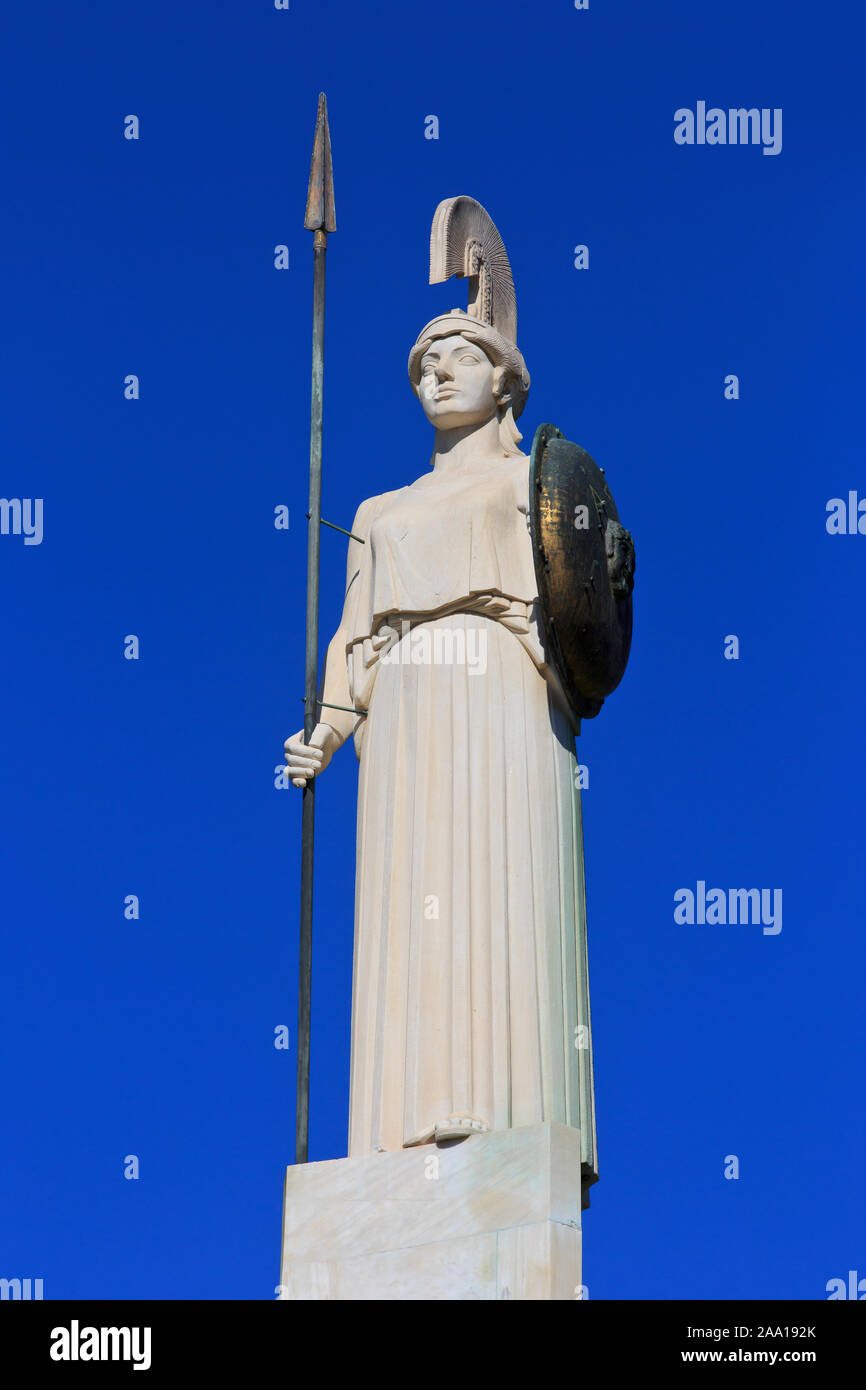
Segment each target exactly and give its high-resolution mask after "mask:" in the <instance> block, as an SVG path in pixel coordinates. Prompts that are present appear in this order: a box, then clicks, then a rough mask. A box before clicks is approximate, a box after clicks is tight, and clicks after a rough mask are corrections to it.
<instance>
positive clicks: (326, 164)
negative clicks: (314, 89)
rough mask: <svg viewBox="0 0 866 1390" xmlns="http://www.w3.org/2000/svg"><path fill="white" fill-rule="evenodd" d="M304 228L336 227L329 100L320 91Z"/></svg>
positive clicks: (331, 230) (313, 230) (332, 228)
mask: <svg viewBox="0 0 866 1390" xmlns="http://www.w3.org/2000/svg"><path fill="white" fill-rule="evenodd" d="M304 226H305V227H306V229H307V231H309V232H315V231H318V230H319V228H322V230H323V231H326V232H335V231H336V230H337V217H336V213H335V211H334V171H333V169H332V167H331V132H330V130H329V128H328V103H327V100H326V98H325V93H324V92H320V93H319V109H318V112H317V114H316V134H315V136H314V138H313V157H312V159H311V160H310V183H309V187H308V188H307V210H306V214H305V216H304Z"/></svg>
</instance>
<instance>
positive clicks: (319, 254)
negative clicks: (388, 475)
mask: <svg viewBox="0 0 866 1390" xmlns="http://www.w3.org/2000/svg"><path fill="white" fill-rule="evenodd" d="M304 226H305V228H306V229H307V230H308V231H310V232H312V233H313V380H312V392H311V400H310V504H309V511H308V513H307V515H308V517H309V526H308V530H307V647H306V674H305V682H304V698H305V703H304V742H305V743H309V741H310V739H311V737H312V734H313V730H314V729H315V727H316V715H317V705H316V696H317V693H318V692H317V689H316V686H317V673H318V641H319V535H320V527H321V520H322V511H321V508H322V388H323V379H324V371H325V255H326V252H327V249H328V232H335V231H336V230H337V220H336V217H335V215H334V176H333V172H332V169H331V134H330V131H329V130H328V104H327V102H326V101H325V94H324V92H320V93H319V110H318V113H317V116H316V134H315V138H314V140H313V157H312V159H311V161H310V183H309V187H308V189H307V211H306V215H305V217H304ZM315 796H316V779H315V778H314V777H309V778H308V779H307V782H306V785H305V787H304V791H303V806H302V810H301V931H300V947H299V952H298V967H299V981H298V1108H297V1118H296V1122H295V1162H296V1163H306V1162H307V1142H308V1137H309V1126H310V989H311V984H312V963H313V840H314V827H315V807H316V802H315Z"/></svg>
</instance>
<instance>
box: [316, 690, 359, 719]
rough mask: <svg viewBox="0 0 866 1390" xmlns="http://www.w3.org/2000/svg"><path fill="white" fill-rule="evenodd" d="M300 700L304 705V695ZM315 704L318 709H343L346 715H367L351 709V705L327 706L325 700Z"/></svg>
mask: <svg viewBox="0 0 866 1390" xmlns="http://www.w3.org/2000/svg"><path fill="white" fill-rule="evenodd" d="M302 698H303V701H304V704H306V703H307V697H306V695H304V696H303V697H302ZM316 704H317V705H318V706H319V709H344V710H345V711H346V713H347V714H363V715H365V716H366V714H367V711H366V710H365V709H353V708H352V706H351V705H329V704H328V701H327V700H317V701H316Z"/></svg>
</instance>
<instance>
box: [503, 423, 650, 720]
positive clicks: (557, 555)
mask: <svg viewBox="0 0 866 1390" xmlns="http://www.w3.org/2000/svg"><path fill="white" fill-rule="evenodd" d="M529 520H530V534H531V536H532V553H533V558H534V560H535V576H536V579H537V581H538V596H539V601H540V606H541V613H542V618H543V623H544V632H545V636H546V638H547V644H548V651H549V654H550V658H551V661H552V663H553V666H554V667H555V669H556V673H557V675H558V676H559V679H560V681H561V682H562V686H563V689H564V691H565V694H566V696H567V697H568V700H569V703H570V704H571V706H572V709H573V710H574V712H575V714H576V715H577V716H578V718H579V719H580V718H583V719H591V718H592V717H593V716H594V715H596V714H598V712H599V710H600V709H601V707H602V705H603V703H604V701H605V698H606V697H607V696H608V695H609V694H610V693H611V691H612V690H615V689H616V687H617V686H618V685H619V683H620V681H621V680H622V678H623V675H624V673H625V668H626V662H627V661H628V653H629V647H630V646H631V627H632V599H631V593H632V589H633V587H634V578H633V576H634V545H633V543H632V538H631V535H630V534H629V532H628V531H626V530H625V528H624V527H623V526H621V525H620V521H619V514H618V512H617V510H616V504H615V502H614V500H613V497H612V495H611V491H610V488H609V487H608V485H607V483H606V481H605V478H604V473H603V472H602V470H601V469H600V468H599V466H598V464H597V463H596V462H595V460H594V459H592V458H590V456H589V454H588V453H587V452H586V450H585V449H581V447H580V445H579V444H572V442H571V440H569V439H566V438H565V436H564V434H563V433H562V431H561V430H558V429H557V428H556V426H555V425H539V427H538V429H537V430H536V431H535V438H534V440H533V441H532V454H531V457H530V473H529Z"/></svg>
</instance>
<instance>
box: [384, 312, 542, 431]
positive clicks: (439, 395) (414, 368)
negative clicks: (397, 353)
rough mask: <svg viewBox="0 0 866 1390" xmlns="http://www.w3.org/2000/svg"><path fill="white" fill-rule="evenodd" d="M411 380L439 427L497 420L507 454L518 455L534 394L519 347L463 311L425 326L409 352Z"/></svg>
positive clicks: (430, 418) (419, 397)
mask: <svg viewBox="0 0 866 1390" xmlns="http://www.w3.org/2000/svg"><path fill="white" fill-rule="evenodd" d="M409 379H410V381H411V382H412V387H413V389H414V391H415V394H416V396H417V397H418V399H419V400H420V402H421V404H422V406H423V407H424V413H425V415H426V416H427V419H428V420H429V421H430V423H431V424H432V425H435V426H436V428H437V429H444V430H448V429H457V428H460V427H461V426H465V425H483V424H486V422H487V421H488V420H490V419H492V418H493V417H494V416H495V417H496V418H497V419H498V420H499V436H500V441H501V443H502V448H503V451H504V453H506V454H518V453H520V450H519V449H518V447H517V446H518V444H519V443H520V440H521V439H522V437H523V436H522V435H521V434H520V432H519V431H518V429H517V426H516V425H515V423H514V421H515V419H516V418H517V416H519V415H520V413H521V411H522V410H523V407H524V405H525V404H526V398H527V396H528V394H529V373H528V371H527V370H526V363H525V362H524V360H523V357H522V355H521V354H520V352H519V351H518V349H517V347H516V345H515V344H514V343H511V342H509V341H508V339H507V338H504V337H503V336H502V334H501V333H498V332H497V331H496V329H495V328H492V327H490V325H489V324H486V323H482V322H481V320H479V319H476V318H473V317H472V316H471V315H470V314H466V313H462V312H461V311H460V310H459V309H456V310H452V312H451V313H450V314H443V315H441V316H440V317H439V318H436V319H433V320H432V321H431V322H430V323H428V324H427V325H426V327H424V328H422V330H421V332H420V333H419V335H418V338H417V341H416V343H415V346H414V347H413V348H412V351H411V353H410V354H409Z"/></svg>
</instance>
